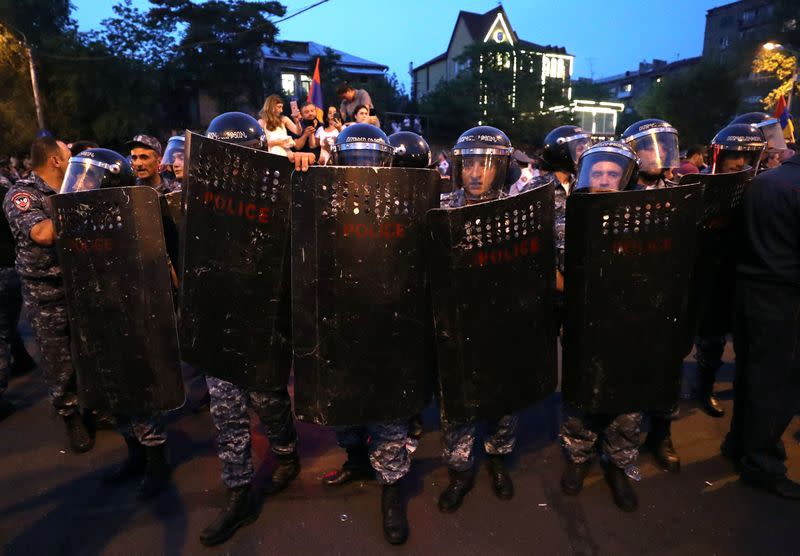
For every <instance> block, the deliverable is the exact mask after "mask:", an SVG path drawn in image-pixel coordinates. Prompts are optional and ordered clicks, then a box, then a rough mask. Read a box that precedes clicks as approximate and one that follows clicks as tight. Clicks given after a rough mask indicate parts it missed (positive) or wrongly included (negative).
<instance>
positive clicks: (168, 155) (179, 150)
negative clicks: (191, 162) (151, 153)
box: [161, 135, 186, 191]
mask: <svg viewBox="0 0 800 556" xmlns="http://www.w3.org/2000/svg"><path fill="white" fill-rule="evenodd" d="M185 147H186V138H185V137H184V136H183V135H175V136H173V137H170V138H169V140H168V141H167V148H166V149H165V150H164V156H162V157H161V165H162V166H163V167H164V169H165V170H166V171H168V172H170V173H171V174H172V175H173V176H174V177H175V179H174V180H173V182H172V191H179V190H180V189H181V183H182V182H183V169H184V168H183V162H184V150H185Z"/></svg>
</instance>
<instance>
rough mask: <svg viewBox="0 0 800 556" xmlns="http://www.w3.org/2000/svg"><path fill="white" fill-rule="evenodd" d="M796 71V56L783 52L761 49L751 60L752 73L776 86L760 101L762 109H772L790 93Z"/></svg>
mask: <svg viewBox="0 0 800 556" xmlns="http://www.w3.org/2000/svg"><path fill="white" fill-rule="evenodd" d="M796 69H797V56H794V55H792V54H788V53H787V52H786V51H784V50H779V49H775V50H767V49H764V48H762V49H761V50H760V51H759V53H758V55H757V56H756V57H755V59H754V60H753V73H754V74H756V75H766V76H768V77H770V78H772V79H774V80H775V81H777V83H778V85H777V87H775V88H774V89H772V90H771V91H770V92H769V93H768V94H767V96H765V97H764V98H763V99H762V101H761V102H762V103H763V104H764V108H767V109H772V108H774V107H775V104H777V102H778V99H779V98H781V97H785V96H786V95H788V94H789V93H791V92H792V85H793V84H795V83H794V73H795V70H796Z"/></svg>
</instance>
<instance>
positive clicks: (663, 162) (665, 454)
mask: <svg viewBox="0 0 800 556" xmlns="http://www.w3.org/2000/svg"><path fill="white" fill-rule="evenodd" d="M622 140H623V141H625V142H626V143H627V144H628V145H629V146H630V147H631V148H632V149H633V151H634V152H635V153H636V156H637V157H639V173H638V179H637V180H636V184H635V185H633V186H632V187H631V189H633V190H642V189H660V188H663V187H667V179H669V178H671V177H672V171H673V170H674V169H675V168H678V167H679V166H680V155H679V149H678V131H677V130H676V129H675V128H674V127H672V126H671V125H670V124H669V123H668V122H666V121H664V120H660V119H657V118H651V119H647V120H641V121H639V122H636V123H634V124H631V125H630V126H629V127H628V128H627V129H626V130H625V131H624V132H623V133H622ZM676 412H677V408H676V410H675V411H673V412H669V413H662V412H650V413H649V415H648V416H649V417H650V431H649V433H648V435H647V439H646V440H645V445H646V446H647V447H648V448H649V449H650V451H652V453H653V456H654V457H655V459H656V461H657V462H658V463H659V465H661V467H663V468H664V469H666V470H667V471H672V472H677V471H679V470H680V457H679V456H678V453H677V452H676V451H675V447H674V446H673V444H672V434H671V429H672V419H673V416H674V413H676Z"/></svg>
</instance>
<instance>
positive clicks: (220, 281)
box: [180, 133, 292, 390]
mask: <svg viewBox="0 0 800 556" xmlns="http://www.w3.org/2000/svg"><path fill="white" fill-rule="evenodd" d="M186 142H187V145H186V152H187V153H188V158H187V161H186V168H187V173H186V177H185V180H184V184H183V185H184V194H185V196H186V197H185V202H186V214H185V215H184V222H183V234H182V237H181V261H182V264H183V268H182V273H181V281H180V282H181V296H180V316H181V319H180V338H181V352H182V354H183V359H184V360H185V361H187V362H188V363H190V364H192V365H194V366H196V367H198V368H199V369H202V370H203V371H205V372H206V373H208V374H210V375H212V376H215V377H219V378H222V379H225V380H228V381H230V382H232V383H234V384H237V385H239V386H243V387H246V388H252V389H255V390H275V389H280V388H285V387H286V384H287V380H288V376H289V371H290V365H291V337H290V333H291V330H290V313H289V309H290V299H289V289H288V288H289V275H288V272H289V261H288V245H289V179H290V175H291V170H292V167H291V165H290V164H289V161H288V159H287V158H286V157H282V156H277V155H274V154H269V153H266V152H264V151H259V150H255V149H250V148H247V147H241V146H238V145H234V144H231V143H225V142H222V141H217V140H214V139H209V138H207V137H203V136H202V135H197V134H193V133H190V134H189V135H187V140H186Z"/></svg>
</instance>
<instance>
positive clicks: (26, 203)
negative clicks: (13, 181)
mask: <svg viewBox="0 0 800 556" xmlns="http://www.w3.org/2000/svg"><path fill="white" fill-rule="evenodd" d="M11 202H12V203H14V206H15V207H17V209H18V210H21V211H27V210H28V209H29V208H31V196H30V194H29V193H25V192H24V191H20V192H19V193H15V194H14V196H13V197H11Z"/></svg>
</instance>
